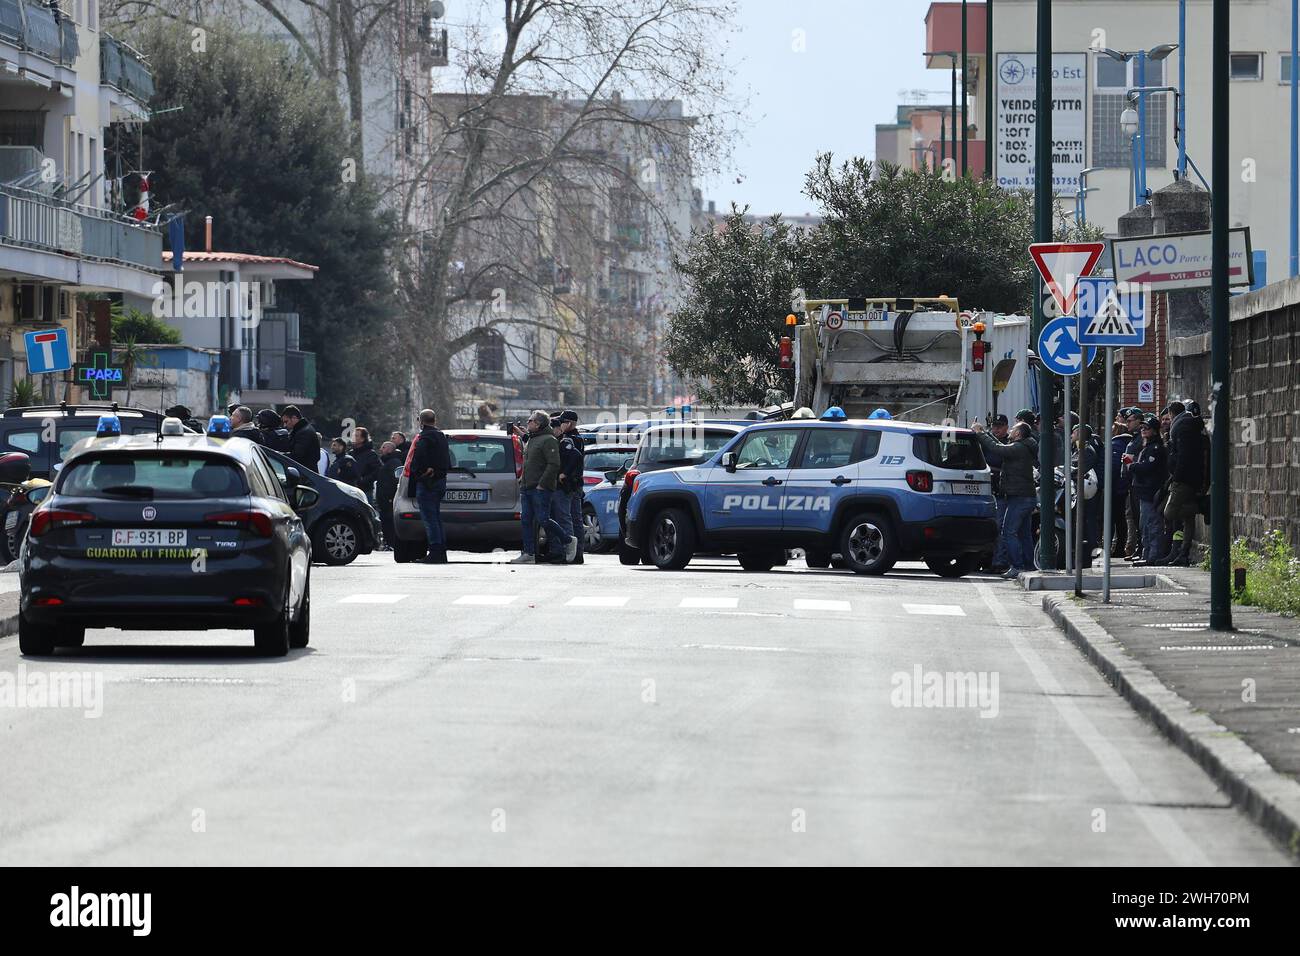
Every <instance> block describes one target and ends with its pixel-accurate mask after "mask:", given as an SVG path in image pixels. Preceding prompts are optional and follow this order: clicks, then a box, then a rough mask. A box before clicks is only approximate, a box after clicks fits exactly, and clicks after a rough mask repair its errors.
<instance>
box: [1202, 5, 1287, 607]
mask: <svg viewBox="0 0 1300 956" xmlns="http://www.w3.org/2000/svg"><path fill="white" fill-rule="evenodd" d="M1228 23H1229V16H1228V0H1214V37H1213V40H1212V41H1211V54H1210V70H1211V73H1212V75H1213V77H1214V80H1213V86H1212V90H1213V97H1212V100H1213V106H1212V110H1213V115H1212V125H1213V130H1214V132H1213V135H1212V136H1211V137H1210V156H1211V163H1212V168H1211V170H1210V179H1211V182H1212V183H1213V188H1212V189H1211V190H1210V193H1211V196H1210V208H1211V214H1210V229H1211V238H1210V273H1211V275H1210V379H1211V405H1212V406H1213V408H1214V434H1213V435H1212V436H1211V448H1210V627H1212V628H1214V629H1215V630H1230V629H1231V628H1232V591H1231V590H1230V581H1229V577H1228V576H1229V568H1228V547H1229V542H1228V535H1229V533H1230V525H1229V517H1228V515H1229V513H1228V477H1229V476H1228V450H1229V449H1228V443H1229V442H1230V441H1231V436H1230V435H1229V434H1228V412H1229V404H1230V402H1231V400H1232V389H1231V385H1232V382H1231V375H1232V366H1231V363H1230V362H1229V361H1228V359H1229V356H1228V349H1229V348H1230V347H1231V341H1230V332H1229V328H1228V194H1229V192H1228V191H1229V188H1230V187H1229V170H1228V62H1229V61H1228ZM1292 62H1293V63H1294V61H1292Z"/></svg>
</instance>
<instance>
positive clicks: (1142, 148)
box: [1101, 43, 1178, 206]
mask: <svg viewBox="0 0 1300 956" xmlns="http://www.w3.org/2000/svg"><path fill="white" fill-rule="evenodd" d="M1177 49H1178V44H1177V43H1158V44H1156V45H1155V46H1153V47H1152V48H1151V49H1149V50H1128V51H1126V50H1112V49H1111V48H1110V47H1102V49H1101V52H1102V53H1104V54H1105V55H1106V56H1108V57H1110V58H1111V59H1112V60H1118V61H1119V62H1121V63H1127V62H1128V61H1129V60H1133V59H1136V60H1137V71H1138V73H1137V85H1138V87H1139V88H1144V87H1145V86H1146V85H1147V60H1153V61H1156V62H1159V61H1160V60H1163V59H1165V58H1166V57H1167V56H1169V54H1171V53H1173V52H1174V51H1175V50H1177ZM1124 112H1125V113H1127V112H1128V110H1125V111H1124ZM1120 128H1121V129H1123V130H1124V131H1125V132H1126V133H1128V129H1127V127H1126V126H1125V125H1124V121H1123V120H1122V119H1121V121H1120ZM1128 135H1130V136H1132V137H1133V146H1134V152H1135V153H1136V156H1135V163H1136V165H1135V167H1134V173H1133V178H1134V183H1135V186H1134V203H1133V204H1134V205H1135V206H1137V205H1140V204H1141V203H1142V202H1146V194H1147V172H1146V169H1147V142H1146V139H1147V104H1146V100H1145V99H1142V98H1139V99H1138V108H1137V124H1136V127H1135V131H1134V132H1133V133H1128ZM1138 197H1141V202H1139V201H1138Z"/></svg>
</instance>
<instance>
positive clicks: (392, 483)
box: [375, 441, 406, 550]
mask: <svg viewBox="0 0 1300 956" xmlns="http://www.w3.org/2000/svg"><path fill="white" fill-rule="evenodd" d="M405 465H406V456H405V455H404V454H402V453H401V452H400V451H398V450H397V446H396V445H394V444H393V443H392V442H391V441H386V442H384V444H383V445H382V446H381V447H380V449H379V478H378V480H376V482H375V508H376V509H377V510H378V511H379V523H380V524H381V525H383V528H384V549H385V550H392V547H393V542H394V541H396V540H397V532H396V529H395V528H394V527H393V499H394V498H396V497H397V473H398V472H399V471H400V470H401V469H402V468H403V467H404V466H405Z"/></svg>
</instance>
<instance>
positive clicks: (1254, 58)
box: [1228, 53, 1264, 80]
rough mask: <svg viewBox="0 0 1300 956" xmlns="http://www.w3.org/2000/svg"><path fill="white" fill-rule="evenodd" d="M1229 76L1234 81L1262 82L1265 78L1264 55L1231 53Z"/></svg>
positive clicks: (1229, 57) (1229, 56)
mask: <svg viewBox="0 0 1300 956" xmlns="http://www.w3.org/2000/svg"><path fill="white" fill-rule="evenodd" d="M1228 76H1229V77H1230V78H1232V79H1234V80H1262V79H1263V78H1264V54H1262V53H1230V54H1229V55H1228Z"/></svg>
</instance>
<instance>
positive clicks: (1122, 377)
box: [1115, 295, 1169, 412]
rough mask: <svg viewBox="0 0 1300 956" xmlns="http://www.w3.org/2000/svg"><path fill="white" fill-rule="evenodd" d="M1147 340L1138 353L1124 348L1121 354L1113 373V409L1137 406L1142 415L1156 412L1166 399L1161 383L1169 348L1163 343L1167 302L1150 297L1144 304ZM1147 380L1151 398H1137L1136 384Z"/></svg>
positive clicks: (1166, 328)
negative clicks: (1151, 390) (1153, 393)
mask: <svg viewBox="0 0 1300 956" xmlns="http://www.w3.org/2000/svg"><path fill="white" fill-rule="evenodd" d="M1147 312H1148V315H1147V340H1146V345H1144V346H1142V347H1141V348H1140V349H1133V348H1128V349H1124V350H1123V352H1122V353H1121V359H1120V361H1121V363H1122V364H1120V366H1119V368H1118V369H1117V370H1116V374H1117V376H1118V377H1117V378H1116V403H1115V407H1116V408H1124V407H1126V406H1128V405H1137V406H1139V407H1141V409H1142V410H1143V411H1144V412H1151V411H1159V410H1160V409H1161V408H1163V407H1164V405H1165V403H1166V402H1167V401H1168V399H1167V398H1166V397H1165V382H1166V381H1167V380H1168V375H1169V345H1168V342H1167V341H1166V335H1167V333H1168V328H1169V322H1168V315H1169V298H1168V296H1165V295H1153V296H1151V297H1150V301H1149V302H1148V304H1147ZM1143 380H1148V381H1150V382H1152V383H1153V386H1154V389H1155V396H1154V398H1147V399H1143V398H1140V397H1139V395H1138V383H1139V382H1141V381H1143Z"/></svg>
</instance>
